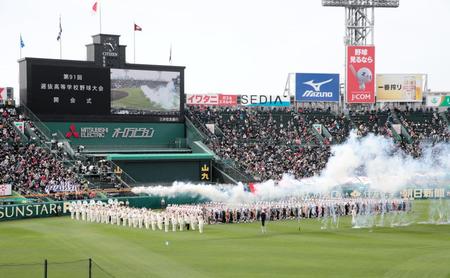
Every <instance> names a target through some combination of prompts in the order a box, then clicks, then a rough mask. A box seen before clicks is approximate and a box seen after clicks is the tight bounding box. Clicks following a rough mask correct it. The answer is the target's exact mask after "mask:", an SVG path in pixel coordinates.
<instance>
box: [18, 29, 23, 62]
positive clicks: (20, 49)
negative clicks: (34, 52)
mask: <svg viewBox="0 0 450 278" xmlns="http://www.w3.org/2000/svg"><path fill="white" fill-rule="evenodd" d="M22 41H23V40H22V34H20V43H19V44H20V45H19V59H22Z"/></svg>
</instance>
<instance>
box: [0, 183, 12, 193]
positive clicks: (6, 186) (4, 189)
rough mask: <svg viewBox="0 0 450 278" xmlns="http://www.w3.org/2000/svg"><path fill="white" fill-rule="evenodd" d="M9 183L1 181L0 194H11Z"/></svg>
mask: <svg viewBox="0 0 450 278" xmlns="http://www.w3.org/2000/svg"><path fill="white" fill-rule="evenodd" d="M11 194H12V193H11V184H9V183H3V184H0V196H9V195H11Z"/></svg>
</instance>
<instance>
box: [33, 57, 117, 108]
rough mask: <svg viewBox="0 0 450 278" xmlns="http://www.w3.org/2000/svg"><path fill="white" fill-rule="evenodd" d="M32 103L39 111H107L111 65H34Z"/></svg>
mask: <svg viewBox="0 0 450 278" xmlns="http://www.w3.org/2000/svg"><path fill="white" fill-rule="evenodd" d="M31 71H32V73H33V80H32V83H31V92H32V93H31V94H30V95H29V99H28V106H29V107H30V108H31V109H32V111H33V113H35V114H37V115H48V114H55V115H107V114H108V113H109V109H108V108H109V103H110V98H111V95H110V93H109V92H110V88H111V83H110V80H109V69H106V68H76V67H64V66H43V65H32V66H31Z"/></svg>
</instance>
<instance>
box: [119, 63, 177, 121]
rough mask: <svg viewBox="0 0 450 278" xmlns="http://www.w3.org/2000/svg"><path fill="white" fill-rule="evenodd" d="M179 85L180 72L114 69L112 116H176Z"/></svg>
mask: <svg viewBox="0 0 450 278" xmlns="http://www.w3.org/2000/svg"><path fill="white" fill-rule="evenodd" d="M180 85H181V74H180V72H173V71H155V70H137V69H111V114H113V115H154V114H162V115H172V114H173V115H177V114H179V112H180V101H181V91H180Z"/></svg>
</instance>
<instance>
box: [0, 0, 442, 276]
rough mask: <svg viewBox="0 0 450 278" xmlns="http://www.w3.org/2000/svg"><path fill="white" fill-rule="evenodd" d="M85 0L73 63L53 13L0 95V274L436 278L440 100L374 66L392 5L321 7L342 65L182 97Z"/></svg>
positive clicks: (416, 76)
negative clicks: (49, 29) (333, 29)
mask: <svg viewBox="0 0 450 278" xmlns="http://www.w3.org/2000/svg"><path fill="white" fill-rule="evenodd" d="M19 2H20V1H19ZM92 2H93V3H89V5H90V6H92V7H91V10H92V11H91V12H92V13H93V15H92V16H93V17H95V18H98V19H99V30H100V31H99V32H98V33H96V34H95V35H92V36H91V37H90V38H91V40H92V41H91V42H90V43H89V44H86V45H85V47H86V49H85V51H86V59H81V58H80V59H76V60H74V59H63V58H62V39H63V38H65V37H64V36H63V34H65V33H63V28H62V24H61V16H60V17H59V27H58V31H59V32H58V38H57V41H58V42H59V51H60V52H59V55H60V56H59V59H56V58H45V57H41V56H39V55H33V56H32V57H28V56H27V55H25V56H24V57H22V49H24V51H25V43H24V40H23V37H22V34H21V35H20V58H19V59H18V60H17V61H16V64H17V68H18V86H17V88H14V87H6V86H5V87H2V88H0V115H1V116H0V118H1V124H0V131H1V132H0V144H1V148H0V236H1V237H0V250H1V252H0V277H5V278H10V277H11V278H16V277H17V278H22V277H30V278H33V277H45V278H47V277H49V278H53V277H64V278H72V277H89V278H97V277H136V278H137V277H196V278H197V277H408V278H409V277H433V278H434V277H450V251H449V250H450V155H449V153H450V92H443V91H433V90H431V89H430V88H429V85H431V80H430V82H429V80H428V74H425V73H423V74H420V73H417V72H414V71H413V72H412V73H401V72H400V73H383V72H378V69H377V67H375V63H376V62H378V61H382V60H383V59H386V58H385V57H384V55H386V51H390V49H394V48H395V47H394V46H393V45H391V46H389V45H388V46H385V45H383V46H380V48H381V49H382V51H379V52H376V51H375V50H376V49H378V44H375V43H374V26H375V24H374V22H375V20H374V17H375V11H377V12H378V11H379V10H389V11H395V10H396V9H397V8H399V7H400V3H399V0H354V1H349V0H322V1H318V0H317V1H316V2H317V3H316V4H317V5H321V7H320V9H324V10H327V11H337V10H345V22H346V24H345V39H344V45H345V53H335V54H334V55H335V56H339V55H341V56H342V57H345V69H343V70H342V72H338V71H336V72H329V71H328V70H327V69H325V70H324V71H317V70H316V71H307V70H300V71H299V72H293V73H292V72H289V69H286V72H285V73H286V76H287V79H286V85H285V89H284V90H281V91H279V92H273V93H269V94H263V93H258V94H257V93H252V92H250V93H245V92H244V91H247V90H243V92H242V93H223V92H226V91H224V90H223V89H222V88H220V87H218V88H217V89H216V90H217V92H220V93H211V92H204V93H199V92H196V91H192V90H190V89H188V88H190V87H188V86H185V84H191V83H195V82H197V81H198V79H191V75H190V66H191V65H193V67H195V59H194V61H193V62H192V61H191V62H190V63H189V65H190V66H187V65H186V66H182V65H172V45H171V46H170V57H169V63H166V64H152V63H148V64H147V63H146V64H144V63H136V36H140V34H141V32H144V31H145V30H146V29H145V28H143V27H142V26H140V25H138V24H136V23H133V24H134V27H133V36H134V37H133V41H134V42H133V48H134V51H133V53H134V59H129V58H128V57H127V55H126V54H127V45H125V43H126V42H128V41H126V40H124V37H123V36H121V35H119V34H107V33H105V32H102V19H101V16H102V15H101V9H102V7H105V11H104V16H108V5H114V3H106V1H105V4H103V2H102V3H101V4H100V2H99V1H92ZM406 2H407V1H403V2H402V3H401V4H402V5H407V3H406ZM133 3H134V2H133ZM141 4H142V3H141ZM24 5H25V4H24ZM61 5H64V4H61ZM67 5H69V4H67ZM101 5H102V6H101ZM142 5H144V4H142ZM110 8H111V6H110ZM111 9H112V8H111ZM142 9H144V6H142ZM206 9H207V8H206V7H205V11H206ZM173 13H174V14H175V13H176V12H173ZM170 14H171V11H170V12H168V13H167V15H166V16H167V17H170V16H171V15H170ZM405 18H406V17H405ZM96 20H97V19H96ZM30 22H33V23H34V24H38V21H37V20H32V21H30ZM330 23H331V24H334V23H332V22H330ZM205 24H206V23H205ZM64 30H66V29H64ZM297 31H298V32H300V33H301V32H302V31H301V30H297ZM136 33H138V34H136ZM142 34H143V33H142ZM377 34H378V33H377ZM327 35H328V36H333V37H336V40H338V39H339V35H340V34H334V33H330V34H327ZM155 37H156V36H150V35H149V37H148V38H147V39H148V40H149V41H150V40H156V38H155ZM24 38H25V37H24ZM84 38H85V39H86V38H87V39H89V36H84ZM87 39H86V41H87ZM138 39H141V38H138ZM86 41H85V42H86ZM85 42H84V43H85ZM430 43H431V42H430ZM435 43H438V42H437V41H436V42H435ZM155 44H156V43H155ZM27 46H28V45H27ZM77 47H79V48H82V43H80V44H79V46H77ZM243 47H244V46H243ZM382 47H383V48H382ZM325 48H326V47H325ZM327 51H333V50H332V49H327ZM392 51H393V50H392ZM33 53H39V52H33ZM338 54H339V55H338ZM221 55H225V56H226V55H227V52H224V53H222V54H221ZM36 56H37V57H36ZM341 56H339V57H341ZM131 60H133V62H130V61H131ZM211 63H213V62H212V61H211ZM244 66H245V65H242V66H241V67H244ZM269 66H270V65H269ZM211 67H212V66H211ZM269 68H270V67H269ZM303 68H305V67H303ZM306 68H307V67H306ZM267 70H270V69H267ZM376 70H377V71H376ZM205 71H210V69H205ZM0 73H1V72H0ZM1 81H2V79H1V74H0V82H1ZM266 81H267V82H268V80H259V82H260V83H261V82H262V83H264V82H266ZM0 85H3V84H0ZM282 85H283V84H282ZM17 91H18V93H16V92H17Z"/></svg>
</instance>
